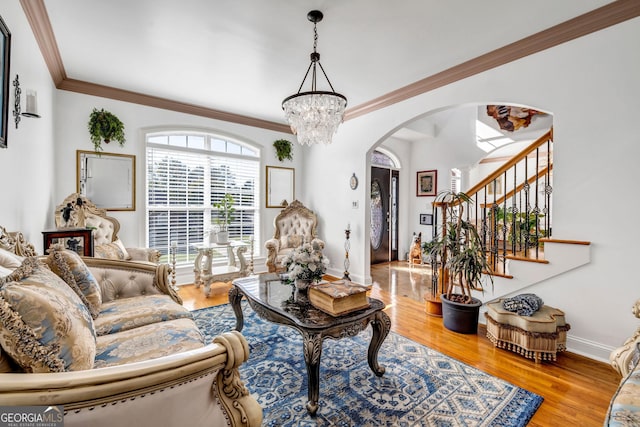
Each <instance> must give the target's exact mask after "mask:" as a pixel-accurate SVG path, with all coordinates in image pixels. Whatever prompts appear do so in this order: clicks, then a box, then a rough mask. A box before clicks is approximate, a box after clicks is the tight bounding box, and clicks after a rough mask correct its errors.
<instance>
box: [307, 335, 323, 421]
mask: <svg viewBox="0 0 640 427" xmlns="http://www.w3.org/2000/svg"><path fill="white" fill-rule="evenodd" d="M302 340H303V346H304V362H305V363H306V365H307V377H308V380H309V389H308V398H309V400H308V401H307V412H309V414H311V415H315V414H316V412H318V399H319V398H320V356H321V355H322V335H320V334H307V333H303V334H302Z"/></svg>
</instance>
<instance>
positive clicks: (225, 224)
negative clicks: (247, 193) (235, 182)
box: [213, 193, 236, 231]
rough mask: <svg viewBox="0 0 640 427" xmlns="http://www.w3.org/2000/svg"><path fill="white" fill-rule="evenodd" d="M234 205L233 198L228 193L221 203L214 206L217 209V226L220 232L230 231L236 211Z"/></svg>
mask: <svg viewBox="0 0 640 427" xmlns="http://www.w3.org/2000/svg"><path fill="white" fill-rule="evenodd" d="M233 203H234V200H233V196H232V195H231V194H229V193H226V194H225V195H224V196H223V197H222V199H220V201H219V202H216V203H214V204H213V207H214V208H216V214H217V216H216V224H217V225H218V228H219V231H228V230H229V225H230V224H231V222H232V221H233V216H234V213H235V211H236V209H235V208H234V207H233Z"/></svg>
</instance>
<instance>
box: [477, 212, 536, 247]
mask: <svg viewBox="0 0 640 427" xmlns="http://www.w3.org/2000/svg"><path fill="white" fill-rule="evenodd" d="M494 211H495V217H496V222H497V223H498V224H499V225H504V226H505V227H506V229H507V230H508V232H507V241H508V242H509V243H510V244H515V245H517V246H519V247H523V246H524V244H525V241H528V246H529V247H535V246H536V245H538V244H539V242H538V238H540V237H546V236H545V233H544V232H542V231H541V230H538V222H539V220H540V219H542V218H544V214H536V213H533V212H530V213H529V214H527V213H525V212H517V213H513V212H510V211H509V210H507V211H506V212H505V210H504V209H503V208H502V207H501V206H498V207H496V208H495V209H493V210H490V211H489V215H492V214H493V212H494Z"/></svg>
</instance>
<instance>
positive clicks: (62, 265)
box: [46, 244, 102, 319]
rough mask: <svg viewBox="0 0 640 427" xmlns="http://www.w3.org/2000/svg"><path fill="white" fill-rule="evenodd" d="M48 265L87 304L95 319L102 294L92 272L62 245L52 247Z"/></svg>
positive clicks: (77, 256) (75, 254) (78, 256)
mask: <svg viewBox="0 0 640 427" xmlns="http://www.w3.org/2000/svg"><path fill="white" fill-rule="evenodd" d="M46 263H47V265H48V266H49V268H50V269H51V271H53V272H54V273H56V274H57V275H58V276H59V277H61V278H62V279H63V280H64V281H65V282H66V283H67V284H68V285H69V286H70V287H71V288H72V289H73V290H74V291H76V293H77V294H78V296H79V297H80V299H81V300H82V302H84V303H85V305H86V306H87V308H88V309H89V312H90V313H91V317H93V318H94V319H95V318H96V317H98V313H100V305H101V304H102V293H101V291H100V285H99V284H98V282H97V281H96V279H95V278H94V277H93V274H91V271H90V270H89V268H88V267H87V266H86V264H85V263H84V262H83V261H82V259H81V258H80V255H78V254H77V253H75V252H74V251H71V250H68V249H64V248H63V246H62V245H59V244H58V245H52V246H51V248H50V249H49V256H48V257H47V258H46Z"/></svg>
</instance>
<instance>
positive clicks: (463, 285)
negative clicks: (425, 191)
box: [430, 191, 493, 304]
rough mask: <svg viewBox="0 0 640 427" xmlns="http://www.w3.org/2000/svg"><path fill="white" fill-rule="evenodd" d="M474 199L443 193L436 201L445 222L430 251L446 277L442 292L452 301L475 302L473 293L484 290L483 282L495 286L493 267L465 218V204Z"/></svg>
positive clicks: (480, 241) (480, 240)
mask: <svg viewBox="0 0 640 427" xmlns="http://www.w3.org/2000/svg"><path fill="white" fill-rule="evenodd" d="M469 202H471V198H470V197H469V196H468V195H466V194H465V193H462V192H460V193H454V192H452V191H443V192H441V193H439V194H438V196H437V197H436V200H435V202H434V203H435V204H436V205H437V206H440V207H442V209H443V211H444V214H445V215H444V217H445V218H446V220H445V221H444V224H443V225H442V228H441V229H440V231H439V235H438V236H437V237H436V238H435V239H434V240H433V243H432V245H431V248H430V255H431V257H432V259H437V260H440V262H441V263H442V264H441V265H442V270H441V272H440V274H442V275H443V277H444V283H443V286H444V288H443V289H442V293H443V294H444V295H445V296H446V298H447V299H448V300H449V301H455V302H459V303H463V304H469V303H472V301H473V297H472V295H471V291H472V290H480V291H484V287H483V283H482V282H483V280H484V278H485V277H486V278H487V280H489V281H490V282H491V285H493V278H492V277H491V274H490V273H491V265H490V264H489V262H488V260H487V257H486V254H485V249H484V245H483V242H482V239H481V237H480V235H479V234H478V231H477V229H476V227H475V225H474V224H473V223H472V222H471V221H469V220H465V219H464V208H465V204H467V203H469Z"/></svg>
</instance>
